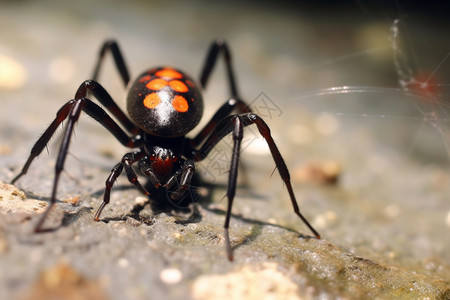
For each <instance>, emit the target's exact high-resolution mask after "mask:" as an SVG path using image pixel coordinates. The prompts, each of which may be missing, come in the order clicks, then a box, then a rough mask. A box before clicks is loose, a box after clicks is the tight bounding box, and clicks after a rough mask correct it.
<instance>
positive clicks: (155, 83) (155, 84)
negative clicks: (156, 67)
mask: <svg viewBox="0 0 450 300" xmlns="http://www.w3.org/2000/svg"><path fill="white" fill-rule="evenodd" d="M167 84H168V82H167V81H166V80H164V79H161V78H156V79H153V80H152V81H150V82H149V83H147V84H146V85H145V86H146V87H147V88H148V89H150V90H154V91H157V90H159V89H162V88H163V87H165V86H166V85H167Z"/></svg>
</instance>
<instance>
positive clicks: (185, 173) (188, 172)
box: [164, 159, 195, 200]
mask: <svg viewBox="0 0 450 300" xmlns="http://www.w3.org/2000/svg"><path fill="white" fill-rule="evenodd" d="M180 171H181V172H180V173H179V174H178V173H175V174H174V176H172V177H171V178H169V180H167V182H166V184H165V185H164V187H165V188H167V189H169V188H170V187H172V186H173V185H174V184H175V183H176V181H177V177H178V176H180V183H179V185H178V188H177V189H176V190H175V191H174V192H173V193H172V194H171V195H170V198H171V199H172V200H178V199H180V198H181V197H182V196H183V195H184V194H185V193H186V191H187V190H188V189H189V185H190V184H191V180H192V176H193V175H194V172H195V164H194V161H193V160H191V159H188V160H186V161H185V162H184V164H183V167H182V169H180ZM180 174H181V175H180Z"/></svg>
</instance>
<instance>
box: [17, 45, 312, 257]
mask: <svg viewBox="0 0 450 300" xmlns="http://www.w3.org/2000/svg"><path fill="white" fill-rule="evenodd" d="M108 51H110V52H111V53H112V56H113V58H114V61H115V64H116V67H117V69H118V71H119V74H120V76H121V78H122V81H123V83H124V84H125V86H128V83H129V81H130V77H129V73H128V70H127V67H126V65H125V62H124V59H123V56H122V54H121V52H120V50H119V47H118V45H117V43H116V42H115V41H113V40H109V41H106V42H105V43H104V44H103V47H102V48H101V50H100V55H99V58H98V61H97V64H96V67H95V70H94V75H93V77H92V78H93V79H92V80H86V81H84V82H83V83H82V84H81V85H80V87H79V88H78V90H77V92H76V94H75V98H74V99H73V100H70V101H68V102H67V103H66V104H64V105H63V106H62V107H61V108H60V109H59V111H58V112H57V115H56V118H55V119H54V120H53V122H52V123H51V124H50V126H49V127H48V128H47V130H46V131H45V132H44V133H43V134H42V136H41V137H40V138H39V140H38V141H37V142H36V143H35V145H34V146H33V148H32V149H31V154H30V156H29V157H28V160H27V161H26V163H25V165H24V166H23V168H22V171H21V172H20V173H19V174H18V175H17V176H16V177H15V178H14V179H13V180H12V183H14V182H16V181H17V180H18V179H19V178H20V177H21V176H22V175H24V174H26V172H27V170H28V168H29V166H30V164H31V162H32V161H33V159H34V158H35V157H36V156H38V155H39V154H40V153H41V152H42V150H43V149H44V148H45V147H46V145H47V143H48V142H49V140H50V138H51V137H52V136H53V134H54V132H55V130H56V129H57V128H58V126H59V125H60V124H61V122H62V121H64V120H66V119H68V122H67V126H66V128H65V131H64V136H63V140H62V143H61V148H60V149H59V153H58V158H57V162H56V167H55V177H54V182H53V190H52V194H51V199H50V205H49V206H48V208H47V210H46V211H45V213H44V214H43V216H42V217H41V219H40V220H39V222H38V223H37V225H36V228H35V231H36V232H41V231H44V229H43V228H42V225H43V223H44V221H45V219H46V216H47V215H48V213H49V211H50V209H51V208H52V206H53V205H54V204H55V202H56V193H57V188H58V182H59V178H60V175H61V172H62V170H63V167H64V161H65V159H66V156H67V153H68V148H69V144H70V139H71V136H72V133H73V128H74V125H75V123H76V122H77V121H78V118H79V117H80V114H81V112H82V111H84V112H85V113H87V114H88V115H89V116H91V117H92V118H94V119H95V120H96V121H97V122H99V123H100V124H101V125H103V126H104V127H105V128H106V129H107V130H109V132H111V133H112V134H113V135H114V136H115V137H116V139H117V140H118V141H119V142H120V143H121V144H123V145H124V146H126V147H129V148H134V149H136V150H134V151H133V152H129V153H126V154H125V155H124V156H123V158H122V160H121V162H119V163H118V164H117V165H115V166H114V168H113V169H112V171H111V174H110V176H109V177H108V179H107V180H106V189H105V193H104V198H103V203H102V204H101V206H100V207H99V209H98V210H97V212H96V214H95V217H94V218H95V220H96V221H98V220H99V218H100V214H101V212H102V211H103V209H104V207H105V206H106V204H108V203H109V200H110V194H111V189H112V186H113V184H114V182H115V181H116V179H117V177H118V176H119V175H120V174H121V173H122V171H123V170H124V169H125V172H126V174H127V176H128V180H129V181H130V182H131V183H132V184H134V185H135V186H136V187H137V188H138V189H139V190H140V191H141V192H142V193H143V194H145V195H147V196H149V197H151V195H150V193H149V192H148V190H147V189H146V188H145V187H144V186H142V185H141V183H140V182H139V181H138V178H137V175H136V172H135V171H134V169H133V167H132V165H133V164H135V163H138V164H139V165H138V166H139V170H140V171H141V172H142V174H143V175H145V177H147V179H148V180H149V182H150V183H151V184H152V185H153V186H154V187H155V188H157V189H159V188H162V189H166V190H168V191H169V190H170V191H171V194H170V197H171V199H172V200H178V199H180V198H181V197H183V196H184V194H185V193H186V191H187V189H188V188H189V184H190V182H191V179H192V176H193V174H194V171H195V162H197V161H201V160H203V159H204V158H205V157H206V156H207V155H208V154H209V153H210V151H211V149H213V147H214V146H215V145H217V143H218V142H219V141H220V140H221V139H222V138H223V137H225V136H226V135H227V134H229V133H232V134H233V152H232V158H231V165H230V170H229V175H228V176H229V177H228V188H227V198H228V208H227V213H226V217H225V225H224V230H225V244H226V251H227V255H228V259H229V260H232V259H233V254H232V249H231V246H230V239H229V234H228V227H229V223H230V216H231V207H232V205H233V199H234V195H235V191H236V180H237V175H238V162H239V153H240V146H241V141H242V139H243V134H244V133H243V130H244V127H246V126H248V125H252V124H254V125H256V127H257V128H258V131H259V132H260V134H261V135H262V136H263V137H264V139H265V140H266V142H267V145H268V146H269V149H270V152H271V154H272V157H273V159H274V161H275V164H276V167H277V169H278V171H279V172H280V176H281V178H282V179H283V181H284V183H285V185H286V188H287V190H288V193H289V196H290V198H291V201H292V206H293V208H294V212H295V213H296V214H297V215H298V216H299V217H300V219H301V220H302V221H303V222H304V223H305V224H306V225H307V226H308V228H309V229H310V230H311V231H312V233H313V234H314V236H315V237H316V238H318V239H319V238H320V235H319V234H318V233H317V231H316V230H315V229H314V228H313V227H312V226H311V225H310V224H309V222H308V221H307V220H306V219H305V217H303V215H302V214H301V213H300V211H299V208H298V205H297V201H296V200H295V196H294V192H293V190H292V185H291V181H290V176H289V172H288V169H287V167H286V164H285V162H284V160H283V158H282V157H281V154H280V152H279V151H278V148H277V146H276V144H275V142H274V141H273V139H272V136H271V135H270V129H269V127H268V126H267V124H266V123H265V122H264V121H263V120H262V119H261V118H260V117H258V116H257V115H256V114H254V113H252V111H251V109H250V108H249V106H248V105H247V104H246V103H245V102H244V101H243V100H241V98H240V97H239V94H238V91H237V87H236V82H235V78H234V74H233V69H232V66H231V56H230V51H229V49H228V46H227V44H226V43H225V42H224V41H222V40H216V41H214V42H213V43H212V46H211V48H210V50H209V52H208V56H207V58H206V62H205V65H204V67H203V70H202V73H201V76H200V84H197V83H195V81H194V79H192V78H191V77H190V76H188V75H186V74H185V73H184V72H182V71H180V70H177V69H174V68H171V67H159V68H153V69H149V70H147V71H145V72H144V73H142V74H141V75H140V76H139V77H138V78H137V79H136V80H135V81H134V82H133V83H132V84H131V86H130V87H129V92H128V97H127V110H128V114H129V116H130V118H128V117H127V116H126V115H125V113H124V112H123V111H122V110H121V109H120V108H119V107H118V106H117V104H116V103H115V102H114V100H113V99H112V98H111V96H110V95H109V94H108V92H107V91H106V90H105V89H104V88H103V87H102V86H101V85H100V84H99V83H98V82H97V81H96V80H97V78H98V74H99V71H100V67H101V65H102V62H103V58H104V56H105V54H106V53H107V52H108ZM220 53H222V54H223V56H224V59H225V65H226V70H227V75H228V83H229V86H230V92H231V96H230V98H229V100H228V101H226V102H225V103H224V104H223V105H222V106H221V107H220V108H219V110H218V111H217V112H216V113H215V114H214V116H213V117H212V118H211V120H210V121H209V122H208V124H207V125H206V126H205V127H204V128H203V129H202V130H201V131H200V132H199V133H198V134H197V136H195V137H194V138H188V137H186V134H187V133H188V132H190V131H191V130H192V129H193V128H194V127H195V126H196V125H197V124H198V123H199V121H200V119H201V117H202V114H203V100H202V95H201V88H205V87H206V85H207V82H208V79H209V77H210V74H211V71H212V69H213V67H214V65H215V62H216V61H217V57H218V55H219V54H220ZM88 93H91V94H92V95H93V96H94V97H95V98H96V99H97V100H98V101H99V102H100V103H101V104H102V105H103V106H104V107H105V108H106V109H107V110H108V111H109V112H110V113H111V114H112V115H113V116H114V118H115V119H116V120H117V121H118V123H117V122H116V121H115V120H113V119H112V118H111V117H110V116H109V115H108V113H107V112H106V111H105V110H104V109H103V108H101V107H100V106H99V105H97V104H95V103H94V102H93V101H92V100H90V99H89V98H88V97H87V96H88Z"/></svg>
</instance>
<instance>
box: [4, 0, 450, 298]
mask: <svg viewBox="0 0 450 300" xmlns="http://www.w3.org/2000/svg"><path fill="white" fill-rule="evenodd" d="M200 4H201V5H200ZM49 7H51V10H50V9H49ZM405 9H406V8H405ZM368 11H369V12H370V11H371V10H368ZM217 12H221V13H220V14H218V13H217ZM333 12H334V13H329V12H327V11H323V8H321V9H320V10H314V9H313V10H311V8H307V7H303V6H298V7H292V6H290V4H288V3H284V5H283V6H278V7H271V6H270V5H269V4H267V6H265V5H264V4H262V3H260V4H259V6H258V10H256V9H254V7H253V6H252V5H250V4H238V3H235V2H233V5H226V4H221V3H216V2H211V3H205V2H198V3H196V2H192V3H189V4H186V3H185V2H176V1H175V2H164V3H163V2H161V3H159V2H133V3H129V2H128V3H125V2H123V3H122V2H115V3H112V2H103V1H96V2H95V4H94V3H92V2H89V4H87V3H85V2H84V1H78V2H76V3H75V2H74V3H72V4H64V5H62V4H61V3H60V2H58V1H52V0H46V1H43V2H42V3H40V2H30V1H11V2H2V3H1V4H0V25H1V28H7V30H4V31H3V32H2V35H0V63H1V65H0V80H2V82H0V105H1V109H0V181H2V182H4V183H2V184H1V185H0V216H1V218H0V299H29V298H34V299H36V298H37V297H41V296H42V297H44V298H45V297H50V295H63V296H64V297H66V298H69V299H70V297H86V296H88V295H91V296H92V295H94V296H93V297H96V298H98V299H148V298H152V299H153V298H156V299H207V298H211V297H214V298H216V299H222V298H227V299H230V298H231V297H233V298H236V299H239V297H240V298H241V299H254V298H255V297H256V298H257V299H264V298H263V297H267V298H266V299H270V297H272V296H273V297H277V298H279V299H283V297H284V298H286V299H296V298H297V299H334V298H344V299H361V298H379V299H386V298H430V299H448V298H449V297H450V295H449V290H450V284H449V282H450V252H449V251H448V249H449V247H450V239H449V234H448V233H449V230H450V222H449V221H448V220H449V215H450V208H449V205H448V196H447V195H448V194H449V192H450V176H449V175H448V174H449V173H448V170H449V154H448V148H446V146H448V143H449V141H450V139H449V136H448V133H447V132H448V129H447V126H448V122H447V121H448V118H447V117H446V115H447V113H448V107H447V105H446V104H445V102H444V101H445V99H447V98H448V88H447V87H446V85H445V82H446V80H445V78H450V76H448V74H447V73H448V71H449V70H450V68H449V67H448V65H447V64H446V61H445V59H444V58H445V57H446V54H447V52H448V49H450V45H449V44H448V43H449V42H448V39H447V30H446V28H447V27H448V24H447V23H446V22H443V21H442V22H439V24H438V25H436V24H434V23H433V22H428V21H427V22H424V21H423V19H421V18H416V16H417V11H415V10H412V11H408V10H405V11H404V13H405V14H404V15H408V16H409V17H408V18H407V17H403V16H404V15H403V14H402V17H401V18H400V21H401V22H403V23H404V24H406V25H405V26H406V27H405V28H404V27H399V28H401V29H402V30H404V29H406V30H407V31H408V32H413V33H414V34H413V35H411V43H410V45H411V49H409V48H408V50H411V51H413V52H415V53H420V55H416V58H418V59H419V64H418V66H419V67H418V71H420V72H422V73H423V74H427V73H428V74H433V76H431V77H427V79H429V80H428V81H423V82H422V83H423V84H422V85H419V87H421V86H425V87H427V88H430V89H431V87H433V88H435V89H436V90H434V91H433V90H432V89H431V90H430V91H432V92H433V93H434V94H433V95H434V96H433V97H434V98H433V97H432V98H426V97H425V98H424V97H418V96H417V95H416V94H415V92H414V90H410V91H406V90H405V89H400V88H399V87H400V86H399V75H401V74H399V73H401V72H399V71H406V70H407V69H408V68H412V67H413V66H414V64H413V62H412V61H410V58H411V57H410V55H411V56H412V54H408V53H406V54H402V55H403V56H401V58H402V61H403V62H404V63H406V68H402V67H401V66H398V65H395V64H394V62H393V60H392V58H393V57H392V47H393V45H392V38H393V31H392V30H390V28H389V27H390V26H392V24H393V21H394V20H393V19H392V20H389V22H388V23H385V19H384V18H378V17H379V16H378V15H377V14H376V13H375V12H373V13H371V14H369V16H367V14H366V13H362V12H361V11H360V10H357V9H356V10H355V9H354V8H350V7H344V8H341V9H340V10H337V11H335V10H333ZM406 13H407V14H406ZM222 16H227V17H223V18H222ZM229 16H233V17H232V18H231V19H232V20H230V17H229ZM438 17H439V16H435V18H436V19H438ZM168 20H170V22H169V21H168ZM403 23H401V25H402V26H403ZM399 26H400V25H399ZM402 32H403V31H402ZM404 35H405V34H404V33H402V37H403V36H404ZM218 36H220V37H224V38H225V39H226V40H228V42H229V44H230V48H231V50H232V53H233V62H234V65H235V68H236V73H237V77H238V83H239V88H240V90H241V92H242V94H243V95H244V97H245V99H246V100H247V101H248V102H249V103H251V104H252V108H253V109H254V110H255V111H256V112H257V113H258V114H259V115H260V116H262V117H263V118H264V119H265V120H266V122H267V123H268V124H269V126H270V127H271V130H272V133H273V135H274V138H275V140H276V142H277V144H278V145H279V148H280V150H281V152H282V154H283V156H284V158H285V160H286V163H287V165H288V166H289V168H290V170H291V176H292V181H293V185H294V190H295V193H296V196H297V200H298V202H299V205H300V208H301V210H302V213H303V214H304V215H305V216H306V217H307V218H308V219H309V220H310V221H311V222H312V224H313V225H314V226H315V228H316V229H317V230H318V231H319V232H320V233H321V235H322V237H323V239H322V240H316V239H314V238H310V237H309V235H310V232H308V230H307V228H306V227H305V226H304V225H303V224H302V222H301V221H300V220H298V218H297V217H296V215H295V214H294V213H293V211H292V207H291V204H290V201H289V198H288V195H287V192H286V190H285V188H284V187H283V184H282V183H281V180H279V177H278V173H277V172H276V170H275V172H274V173H273V175H272V176H271V172H272V171H273V168H274V165H273V162H272V159H271V157H270V155H269V152H268V151H267V147H266V145H265V143H264V140H262V139H260V138H259V137H258V133H257V131H255V129H254V128H251V127H250V128H247V129H246V131H245V132H246V136H245V139H244V142H243V148H244V150H243V155H242V162H243V164H244V167H243V168H242V170H241V173H240V177H239V188H238V191H237V195H236V200H235V203H234V206H233V215H232V219H231V227H230V235H231V242H232V245H233V250H234V254H235V260H234V261H233V262H229V261H228V260H227V259H226V254H225V249H224V238H223V228H222V226H223V222H224V218H225V210H226V199H224V194H225V192H226V188H225V187H226V179H227V167H228V162H229V157H230V156H229V153H230V152H229V148H230V145H231V144H230V143H231V139H230V138H227V139H225V140H224V141H223V142H222V143H221V144H220V145H219V146H218V147H217V148H216V149H215V150H214V152H213V153H212V155H211V156H210V157H208V158H207V159H205V161H203V162H202V163H199V164H198V165H197V173H198V174H199V176H200V177H201V179H202V180H200V181H199V182H196V183H195V184H193V185H192V186H191V191H192V192H193V193H195V200H196V201H197V202H198V203H197V205H191V206H190V207H189V208H188V209H183V210H178V209H168V210H161V209H156V208H155V207H152V206H151V205H148V203H147V199H145V198H144V197H142V195H141V194H140V193H139V192H138V191H137V190H135V189H134V188H133V187H131V186H130V184H129V183H128V181H127V180H126V178H125V176H122V177H120V178H119V179H118V182H117V184H116V186H115V189H114V190H113V193H112V196H111V203H110V204H109V205H108V206H107V207H106V208H105V210H104V212H103V215H102V219H101V221H100V222H95V221H94V220H93V214H94V212H95V210H96V209H97V208H98V206H99V205H100V203H101V201H102V195H103V189H104V182H105V179H106V178H107V177H108V175H109V172H110V170H111V168H112V167H113V166H114V165H115V164H116V163H117V162H118V161H120V159H121V157H122V155H123V154H124V153H126V152H127V151H129V149H125V148H124V147H122V146H120V145H119V143H118V142H117V141H115V140H114V138H113V137H112V136H111V135H109V134H107V133H105V131H104V129H103V128H102V127H101V126H98V124H95V122H92V120H89V118H87V117H86V116H84V115H83V116H82V117H81V118H80V122H79V124H78V126H77V129H76V132H75V136H74V139H73V141H72V145H71V148H70V154H69V156H68V158H67V162H66V166H65V171H64V172H63V174H62V177H61V183H60V186H59V190H58V199H59V201H58V202H57V204H56V205H55V207H54V208H53V209H52V211H51V213H50V214H49V217H48V219H47V220H46V222H45V227H46V228H53V229H54V230H51V231H49V232H45V233H42V234H34V233H33V229H34V227H35V225H36V223H37V222H38V220H39V218H41V216H42V210H43V209H45V207H46V206H47V205H48V201H49V195H50V192H51V188H52V182H53V167H54V162H55V160H56V156H57V152H58V145H59V142H60V141H61V137H60V135H61V130H58V131H57V134H56V135H55V137H54V138H53V139H52V140H51V143H50V144H49V145H48V149H47V150H48V154H47V153H46V152H47V151H44V153H42V155H40V156H39V157H38V158H37V159H36V160H35V161H34V162H33V164H32V165H31V167H30V169H29V172H28V174H27V175H26V176H24V177H22V178H21V179H20V180H19V181H18V182H17V184H16V185H17V187H18V188H20V190H19V189H16V187H13V186H11V185H8V184H6V182H10V181H11V179H12V178H14V176H15V175H17V173H18V172H19V170H20V168H21V167H22V164H23V163H24V162H25V161H26V156H27V155H28V153H29V151H30V149H31V147H32V145H33V143H34V142H35V141H36V139H37V138H38V136H39V135H40V134H41V133H42V132H43V130H44V129H45V126H46V125H48V124H49V123H50V122H51V120H52V118H54V116H55V113H56V111H57V109H58V108H59V107H61V105H62V104H63V103H64V102H65V101H67V100H69V99H70V98H71V97H73V94H74V92H75V90H76V89H77V88H78V86H79V84H80V83H81V82H82V81H83V80H84V79H86V78H89V76H90V73H91V72H92V69H93V65H94V62H95V57H96V55H97V51H98V49H99V47H100V45H101V42H102V41H103V40H104V39H105V38H110V37H114V38H116V39H117V40H118V41H119V43H120V45H121V48H122V50H123V52H124V55H125V58H126V60H127V63H128V65H129V67H130V71H131V74H132V75H136V74H138V73H139V72H141V71H142V70H143V69H144V68H146V67H148V66H154V65H158V64H169V65H174V66H179V67H180V68H181V69H183V70H186V71H188V72H190V73H193V74H194V75H195V74H197V73H198V72H199V70H200V68H201V65H202V63H203V59H204V55H205V52H206V49H207V48H208V45H209V43H210V41H211V40H212V39H213V38H216V37H218ZM397 63H399V61H397ZM5 65H6V67H5V68H4V69H2V66H5ZM4 70H6V71H7V76H6V77H5V75H4V73H2V72H4ZM422 73H421V74H417V77H414V78H413V79H417V80H420V79H421V78H422V77H423V76H425V75H423V74H422ZM403 75H405V74H403ZM419 75H420V76H419ZM2 78H7V80H6V81H5V80H4V79H2ZM403 79H404V78H403ZM422 80H423V79H422ZM101 82H102V84H104V85H105V87H106V88H107V90H108V91H109V92H110V93H111V95H113V97H114V99H117V100H118V102H119V104H120V105H122V106H123V104H124V102H123V101H122V100H121V98H120V97H121V96H122V95H123V88H122V86H123V85H122V83H121V82H120V81H119V79H118V76H117V74H116V70H115V68H114V67H113V66H112V63H111V59H110V58H107V59H106V60H105V69H104V70H103V72H102V74H101ZM224 82H226V77H225V76H224V72H223V64H222V63H219V64H218V66H217V70H215V71H214V72H213V77H212V78H211V81H210V85H209V86H208V89H207V91H206V92H205V95H204V98H205V99H206V100H205V101H206V105H205V113H204V118H203V120H202V123H201V125H200V126H199V128H201V126H202V124H205V123H206V121H207V120H208V118H210V116H212V114H213V113H214V112H215V110H216V109H217V108H218V107H220V105H221V104H222V103H223V102H224V101H225V100H226V98H227V87H226V85H225V84H224ZM433 84H434V85H433ZM331 87H338V88H334V89H333V88H331ZM411 89H412V88H411ZM340 91H344V92H343V93H341V92H340ZM436 99H437V100H436ZM261 281H264V282H265V283H267V284H266V285H265V286H264V288H263V287H261V286H260V285H258V283H259V282H261ZM60 293H63V294H60ZM262 295H264V296H262Z"/></svg>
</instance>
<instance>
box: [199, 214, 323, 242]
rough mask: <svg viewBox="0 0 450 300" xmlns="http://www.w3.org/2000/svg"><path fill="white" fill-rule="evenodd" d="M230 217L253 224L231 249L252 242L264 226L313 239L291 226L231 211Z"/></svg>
mask: <svg viewBox="0 0 450 300" xmlns="http://www.w3.org/2000/svg"><path fill="white" fill-rule="evenodd" d="M204 209H205V210H207V211H210V212H212V213H216V214H220V215H226V211H225V210H222V209H218V208H212V209H211V208H204ZM231 217H232V218H234V219H237V220H241V221H243V222H245V223H250V224H253V225H254V226H252V229H251V231H250V233H249V234H247V235H245V237H244V238H243V239H242V240H241V241H239V242H236V243H234V245H233V246H232V247H231V248H232V250H233V251H234V250H236V249H238V248H239V247H242V246H245V245H249V244H251V243H253V242H254V241H255V240H256V238H257V237H258V236H260V235H261V233H262V229H263V227H264V226H271V227H276V228H280V229H283V230H286V231H289V232H292V233H295V234H297V235H298V237H299V238H302V239H305V240H309V239H315V237H313V236H311V235H305V234H302V233H300V232H298V231H296V230H294V229H292V228H288V227H285V226H282V225H278V224H273V223H268V222H263V221H260V220H255V219H251V218H246V217H243V216H241V215H236V214H233V213H232V214H231Z"/></svg>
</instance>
